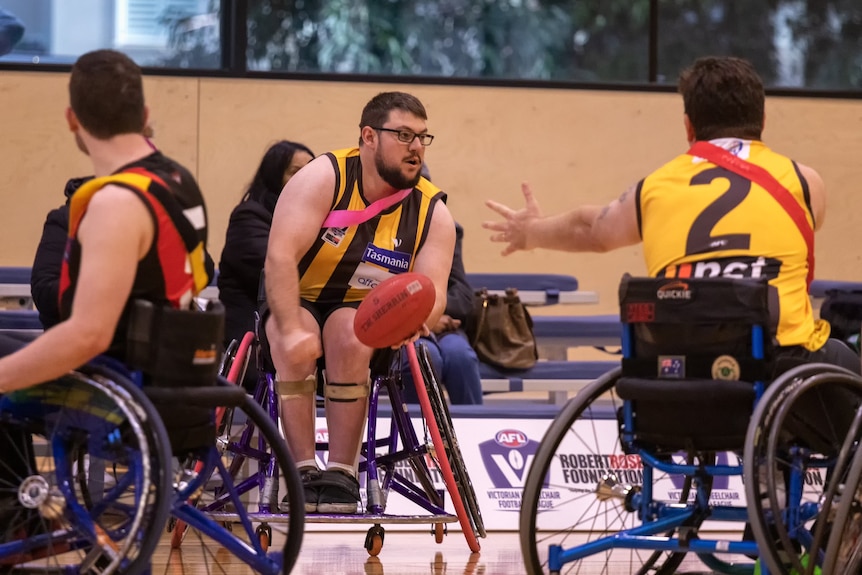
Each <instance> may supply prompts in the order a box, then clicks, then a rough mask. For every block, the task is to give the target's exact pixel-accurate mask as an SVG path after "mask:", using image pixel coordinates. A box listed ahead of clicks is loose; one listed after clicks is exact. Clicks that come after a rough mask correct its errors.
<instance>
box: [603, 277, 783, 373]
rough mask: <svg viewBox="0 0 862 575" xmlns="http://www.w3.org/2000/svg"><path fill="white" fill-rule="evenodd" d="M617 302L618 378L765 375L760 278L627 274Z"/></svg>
mask: <svg viewBox="0 0 862 575" xmlns="http://www.w3.org/2000/svg"><path fill="white" fill-rule="evenodd" d="M619 302H620V319H621V320H622V322H623V325H624V333H623V375H624V376H631V377H640V378H667V379H692V378H705V379H739V380H743V381H761V380H763V379H764V377H765V376H766V374H767V373H768V372H767V368H768V366H767V365H766V362H767V361H768V353H767V351H768V350H767V349H766V342H767V341H768V340H769V337H770V336H769V324H770V319H769V306H768V284H767V283H766V281H759V280H752V279H731V278H697V279H679V278H635V277H631V276H628V275H627V276H625V277H623V279H622V282H621V283H620V289H619Z"/></svg>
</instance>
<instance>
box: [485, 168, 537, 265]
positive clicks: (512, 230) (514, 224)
mask: <svg viewBox="0 0 862 575" xmlns="http://www.w3.org/2000/svg"><path fill="white" fill-rule="evenodd" d="M521 191H522V192H523V193H524V207H523V209H520V210H518V211H515V210H513V209H512V208H510V207H509V206H504V205H503V204H501V203H499V202H495V201H494V200H486V201H485V205H486V206H488V207H489V208H491V209H492V210H494V211H495V212H497V213H498V214H500V215H501V216H503V221H499V222H487V221H486V222H483V223H482V227H483V228H485V229H486V230H492V231H494V232H497V233H495V234H493V235H492V236H491V241H492V242H503V243H506V244H507V245H506V247H505V248H504V249H503V251H502V252H501V253H502V254H503V255H504V256H507V255H509V254H511V253H513V252H516V251H518V250H530V249H533V248H534V247H536V246H535V245H532V244H531V242H530V234H529V231H530V226H531V225H532V224H533V223H534V222H535V221H537V220H539V219H540V218H541V217H542V213H541V211H540V210H539V204H538V203H537V202H536V199H535V198H534V197H533V191H532V190H531V189H530V185H529V184H527V183H526V182H525V183H523V184H521Z"/></svg>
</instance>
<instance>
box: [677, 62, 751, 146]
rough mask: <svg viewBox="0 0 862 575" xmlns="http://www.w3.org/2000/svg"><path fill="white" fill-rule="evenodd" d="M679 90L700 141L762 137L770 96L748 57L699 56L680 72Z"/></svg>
mask: <svg viewBox="0 0 862 575" xmlns="http://www.w3.org/2000/svg"><path fill="white" fill-rule="evenodd" d="M679 92H680V94H682V99H683V104H684V106H685V113H686V114H687V115H688V118H689V120H690V121H691V125H692V127H693V128H694V133H695V137H696V138H697V139H698V140H712V139H714V138H729V137H736V138H745V139H753V140H759V139H760V138H761V134H762V133H763V110H764V102H765V99H766V97H765V94H764V90H763V81H762V80H761V79H760V76H758V75H757V71H755V69H754V66H752V65H751V63H750V62H748V61H747V60H743V59H741V58H731V57H712V56H710V57H706V58H699V59H697V60H695V62H694V64H692V65H691V66H690V67H689V68H687V69H685V70H684V71H683V72H682V74H680V77H679Z"/></svg>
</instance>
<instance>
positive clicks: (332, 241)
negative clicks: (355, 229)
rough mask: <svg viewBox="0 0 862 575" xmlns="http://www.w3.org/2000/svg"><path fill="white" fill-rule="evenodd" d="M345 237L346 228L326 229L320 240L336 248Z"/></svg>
mask: <svg viewBox="0 0 862 575" xmlns="http://www.w3.org/2000/svg"><path fill="white" fill-rule="evenodd" d="M346 235H347V228H326V229H325V230H323V235H322V236H320V239H322V240H323V241H325V242H326V243H328V244H329V245H331V246H333V247H336V248H337V247H338V246H339V244H341V241H342V240H343V239H344V236H346Z"/></svg>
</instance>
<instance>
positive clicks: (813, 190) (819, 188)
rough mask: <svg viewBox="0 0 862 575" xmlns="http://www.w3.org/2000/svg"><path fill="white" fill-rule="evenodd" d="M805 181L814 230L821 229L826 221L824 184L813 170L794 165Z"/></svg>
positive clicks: (801, 165)
mask: <svg viewBox="0 0 862 575" xmlns="http://www.w3.org/2000/svg"><path fill="white" fill-rule="evenodd" d="M796 165H797V166H798V167H799V172H800V173H801V174H802V177H803V178H805V181H807V182H808V196H809V198H810V199H811V213H812V214H813V215H814V230H815V231H816V230H819V229H820V228H821V227H823V220H825V219H826V184H825V183H824V182H823V178H821V177H820V174H818V173H817V171H816V170H815V169H814V168H809V167H808V166H805V165H803V164H799V163H797V164H796Z"/></svg>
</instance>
